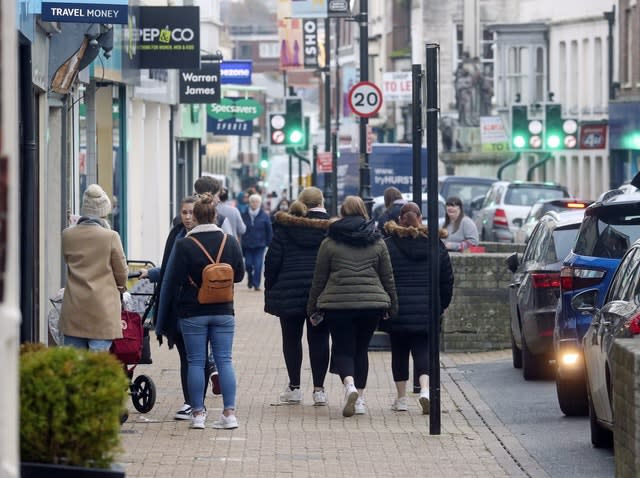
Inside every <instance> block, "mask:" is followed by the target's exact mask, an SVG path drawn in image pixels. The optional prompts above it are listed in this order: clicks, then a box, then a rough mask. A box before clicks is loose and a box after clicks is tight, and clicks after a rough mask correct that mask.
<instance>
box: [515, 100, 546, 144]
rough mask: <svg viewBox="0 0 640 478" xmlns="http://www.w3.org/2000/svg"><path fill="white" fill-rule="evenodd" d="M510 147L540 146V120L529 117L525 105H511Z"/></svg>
mask: <svg viewBox="0 0 640 478" xmlns="http://www.w3.org/2000/svg"><path fill="white" fill-rule="evenodd" d="M511 148H512V149H513V150H515V151H524V150H537V149H541V148H542V122H541V121H540V120H538V119H532V120H530V119H529V115H528V109H527V106H526V105H512V106H511Z"/></svg>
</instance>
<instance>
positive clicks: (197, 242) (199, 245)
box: [187, 233, 227, 288]
mask: <svg viewBox="0 0 640 478" xmlns="http://www.w3.org/2000/svg"><path fill="white" fill-rule="evenodd" d="M223 234H224V233H223ZM187 237H188V238H189V239H191V240H192V241H193V242H195V243H196V244H197V245H198V247H199V248H200V249H202V252H204V254H205V255H206V256H207V259H209V262H211V263H212V264H216V263H218V262H220V257H221V256H222V250H223V249H224V245H225V244H226V243H227V234H224V236H223V238H222V243H221V244H220V249H218V256H217V257H216V260H215V261H214V260H213V258H212V257H211V255H210V254H209V253H208V252H207V250H206V249H205V248H204V246H203V245H202V242H200V241H199V240H198V239H196V238H195V237H193V236H187ZM189 283H190V284H191V285H192V286H194V287H195V288H198V286H197V284H196V283H195V282H194V280H193V279H192V278H191V276H189Z"/></svg>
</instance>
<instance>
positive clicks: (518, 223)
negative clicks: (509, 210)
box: [511, 217, 523, 227]
mask: <svg viewBox="0 0 640 478" xmlns="http://www.w3.org/2000/svg"><path fill="white" fill-rule="evenodd" d="M522 221H523V219H522V218H521V217H516V218H515V219H514V220H513V221H511V223H512V224H513V225H514V226H516V227H522Z"/></svg>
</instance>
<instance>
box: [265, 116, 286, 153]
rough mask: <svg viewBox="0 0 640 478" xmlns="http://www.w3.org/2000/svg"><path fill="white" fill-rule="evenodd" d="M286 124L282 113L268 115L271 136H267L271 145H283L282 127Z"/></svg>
mask: <svg viewBox="0 0 640 478" xmlns="http://www.w3.org/2000/svg"><path fill="white" fill-rule="evenodd" d="M286 123H287V118H286V117H285V115H283V114H282V113H272V114H270V115H269V126H270V127H271V134H270V135H269V138H270V143H271V144H272V145H278V146H279V145H283V144H286V143H285V139H286V136H285V132H284V127H285V125H286Z"/></svg>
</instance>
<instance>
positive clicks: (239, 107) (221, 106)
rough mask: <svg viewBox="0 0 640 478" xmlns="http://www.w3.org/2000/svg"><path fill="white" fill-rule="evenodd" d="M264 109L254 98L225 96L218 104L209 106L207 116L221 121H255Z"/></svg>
mask: <svg viewBox="0 0 640 478" xmlns="http://www.w3.org/2000/svg"><path fill="white" fill-rule="evenodd" d="M263 111H264V108H263V107H262V105H261V104H260V103H258V102H257V101H256V100H254V99H253V98H230V97H227V96H225V97H224V98H222V100H221V101H220V103H218V104H208V105H207V116H210V117H212V118H215V119H219V120H227V119H232V118H235V119H238V120H242V121H253V120H254V119H255V118H257V117H259V116H260V115H261V114H262V112H263Z"/></svg>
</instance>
